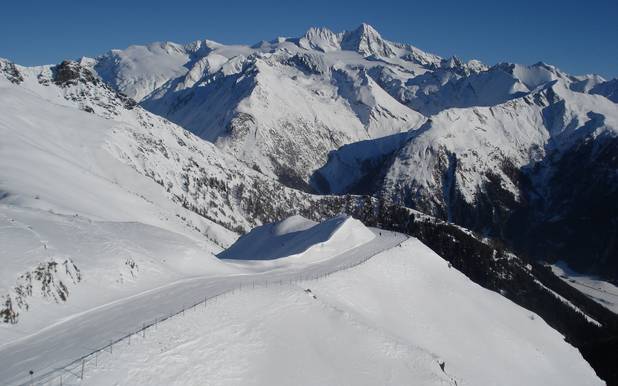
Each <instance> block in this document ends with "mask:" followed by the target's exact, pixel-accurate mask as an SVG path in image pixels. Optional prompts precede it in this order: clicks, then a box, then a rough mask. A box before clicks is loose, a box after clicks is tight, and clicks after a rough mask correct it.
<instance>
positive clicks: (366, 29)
mask: <svg viewBox="0 0 618 386" xmlns="http://www.w3.org/2000/svg"><path fill="white" fill-rule="evenodd" d="M341 48H342V49H344V50H350V51H356V52H358V53H359V54H361V55H363V56H371V55H375V56H382V57H386V58H389V57H393V56H395V51H394V49H393V47H391V45H390V44H389V43H388V42H387V41H385V40H384V39H382V36H381V35H380V33H379V32H378V31H376V30H375V28H373V27H372V26H370V25H369V24H366V23H363V24H361V25H360V26H359V27H358V28H357V29H355V30H353V31H350V32H345V33H344V34H343V36H342V39H341Z"/></svg>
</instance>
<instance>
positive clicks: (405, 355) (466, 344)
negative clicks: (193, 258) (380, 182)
mask: <svg viewBox="0 0 618 386" xmlns="http://www.w3.org/2000/svg"><path fill="white" fill-rule="evenodd" d="M299 246H300V248H299ZM219 257H221V258H225V260H224V263H226V264H231V265H233V266H234V267H235V268H236V269H237V270H238V271H239V272H242V273H236V274H228V275H215V276H213V275H209V276H202V277H200V276H198V277H193V278H187V279H184V280H179V281H176V282H174V283H170V284H168V285H165V286H163V287H159V288H154V289H151V290H148V291H145V292H143V293H140V294H138V295H135V296H130V297H128V298H124V299H119V300H117V301H114V302H111V303H109V304H105V305H103V306H99V307H96V308H93V309H90V310H88V311H85V312H81V313H79V314H75V315H72V316H70V317H67V318H66V319H64V320H62V321H60V322H58V323H55V324H53V325H51V326H48V327H46V328H43V329H42V330H40V331H38V332H36V333H34V334H32V335H29V336H24V337H22V338H20V339H17V340H15V341H12V342H8V343H5V344H3V345H2V346H0V363H1V364H2V366H1V367H0V379H2V380H3V384H7V385H20V384H23V385H25V384H31V383H34V384H50V385H56V384H57V385H59V384H63V385H71V384H92V385H109V384H119V385H121V384H122V385H124V384H134V385H136V384H149V385H185V384H213V385H221V384H243V385H245V384H255V385H262V384H269V385H278V384H280V385H283V384H306V385H314V384H332V385H334V384H367V385H371V384H393V385H395V384H405V383H409V382H410V381H411V380H413V381H414V382H415V383H418V384H423V385H424V384H445V385H454V384H458V385H465V384H469V385H480V384H484V385H489V384H502V385H508V384H513V385H520V384H544V385H548V384H556V385H564V384H573V385H575V384H577V385H584V384H601V382H600V380H598V378H596V376H595V374H594V371H593V370H592V369H591V368H590V367H589V365H588V364H587V363H586V362H585V361H583V360H582V359H581V356H580V354H579V352H578V351H577V350H576V349H575V348H573V347H571V346H569V345H568V344H566V343H565V342H564V340H563V337H562V336H561V335H560V334H559V333H557V332H556V331H554V330H552V329H551V328H550V327H549V326H548V325H547V324H545V322H543V321H542V320H541V319H540V318H538V317H536V316H535V315H534V314H532V313H531V312H530V311H527V310H525V309H523V308H520V307H518V306H516V305H514V304H513V303H511V302H510V301H508V300H506V299H505V298H503V297H501V296H500V295H498V294H496V293H493V292H490V291H487V290H484V289H482V288H481V287H479V286H478V285H476V284H474V283H473V282H471V281H470V280H469V279H467V278H466V277H465V276H464V275H462V274H461V273H459V272H458V271H456V270H455V269H453V268H450V267H449V265H448V264H447V262H445V261H444V260H442V259H441V258H440V257H439V256H437V255H436V254H435V253H433V252H432V251H431V250H430V249H428V248H427V247H426V246H424V245H423V244H422V243H420V242H419V241H418V240H416V239H414V238H408V237H407V236H404V235H402V234H398V233H392V232H387V231H383V230H379V229H368V228H366V227H365V226H364V225H362V223H360V222H359V221H358V220H354V219H352V218H351V217H347V216H343V215H342V216H338V217H335V218H333V219H330V220H327V221H325V222H323V223H319V224H316V223H313V222H311V221H309V220H306V219H303V218H302V217H300V216H294V217H291V218H289V219H287V220H284V221H282V222H280V223H277V224H267V225H264V226H262V227H258V228H256V229H254V230H253V231H252V232H250V233H249V234H247V235H245V236H244V237H241V238H240V239H239V240H238V241H237V242H236V243H235V244H234V245H232V246H231V247H230V248H229V249H228V250H226V251H225V252H223V253H221V254H220V255H219ZM247 257H255V258H254V259H251V260H248V259H247ZM172 315H173V316H172ZM144 326H148V328H146V329H144V328H143V327H144ZM119 338H122V339H121V340H119ZM110 343H111V344H110ZM99 349H101V350H99ZM67 365H68V366H67ZM30 370H32V371H33V374H32V375H30V374H29V371H30Z"/></svg>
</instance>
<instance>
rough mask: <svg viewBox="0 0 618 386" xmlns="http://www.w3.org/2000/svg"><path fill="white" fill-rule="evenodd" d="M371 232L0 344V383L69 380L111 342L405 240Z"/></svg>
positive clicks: (154, 292) (165, 289)
mask: <svg viewBox="0 0 618 386" xmlns="http://www.w3.org/2000/svg"><path fill="white" fill-rule="evenodd" d="M373 232H374V233H375V234H376V237H375V238H374V239H372V240H371V241H369V242H367V243H365V244H363V245H360V246H358V247H356V248H353V249H350V250H348V251H346V252H344V253H341V254H339V255H337V256H334V257H332V258H330V259H327V260H322V261H319V262H316V263H313V264H310V265H306V266H300V267H299V266H298V265H292V266H290V267H286V268H281V267H280V268H275V269H272V270H270V271H266V272H260V273H249V274H241V275H231V276H221V277H212V276H209V277H194V278H189V279H184V280H180V281H177V282H174V283H170V284H168V285H165V286H162V287H159V288H154V289H151V290H148V291H145V292H142V293H140V294H137V295H134V296H130V297H127V298H124V299H121V300H117V301H114V302H111V303H108V304H105V305H103V306H100V307H96V308H93V309H90V310H88V311H85V312H82V313H79V314H76V315H72V316H70V317H68V318H67V319H65V320H63V321H61V322H58V323H56V324H53V325H51V326H48V327H46V328H45V329H43V330H41V331H39V332H37V333H35V334H32V335H29V336H25V337H22V338H20V339H17V340H14V341H12V342H9V343H6V344H4V345H2V346H0V363H2V364H3V366H2V368H0V379H2V383H3V384H6V385H29V384H32V383H36V384H52V385H56V384H58V385H60V384H62V379H63V378H64V379H65V380H70V379H73V380H75V379H76V378H80V377H81V376H82V375H83V371H87V370H88V367H89V366H93V365H95V362H96V361H97V360H98V355H99V353H101V352H103V351H106V352H108V353H109V352H112V353H113V345H114V344H115V343H117V342H119V341H124V340H129V341H130V339H131V335H134V334H136V333H139V334H143V335H146V334H147V329H148V328H153V327H154V328H156V327H157V325H158V323H160V322H161V321H163V320H166V319H168V318H170V317H173V316H177V315H182V314H183V313H184V312H185V311H186V310H188V309H191V308H193V307H197V306H201V307H206V308H207V307H208V303H209V302H211V301H216V299H217V297H219V296H222V295H225V294H229V293H233V292H234V291H238V290H251V289H252V288H255V287H264V286H273V285H293V284H295V283H297V282H299V281H306V280H316V279H320V278H322V277H325V276H328V275H330V274H333V273H335V272H338V271H341V270H345V269H349V268H351V267H354V266H356V265H359V264H361V263H363V262H365V261H367V260H369V259H370V258H371V257H373V256H375V255H376V254H378V253H380V252H383V251H385V250H388V249H390V248H393V247H396V246H397V245H399V244H401V243H402V242H403V241H405V240H406V239H407V236H405V235H402V234H399V233H394V232H387V231H384V230H380V231H378V230H373ZM30 371H32V374H31V373H30Z"/></svg>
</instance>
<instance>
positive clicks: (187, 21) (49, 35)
mask: <svg viewBox="0 0 618 386" xmlns="http://www.w3.org/2000/svg"><path fill="white" fill-rule="evenodd" d="M0 15H1V18H0V57H5V58H8V59H11V60H13V61H15V62H17V63H19V64H23V65H35V64H48V63H57V62H59V61H61V60H62V59H65V58H78V57H80V56H95V55H97V54H100V53H103V52H105V51H107V50H109V49H112V48H125V47H127V46H128V45H131V44H143V43H148V42H152V41H165V40H169V41H174V42H177V43H187V42H190V41H193V40H198V39H205V38H208V39H211V40H215V41H219V42H221V43H243V44H253V43H256V42H258V41H260V40H271V39H274V38H275V37H277V36H300V35H302V34H303V33H304V31H305V30H306V29H307V28H308V27H310V26H324V27H329V28H330V29H332V30H334V31H342V30H346V29H347V30H349V29H353V28H355V27H356V26H358V25H359V24H360V23H361V22H367V23H369V24H371V25H373V26H374V27H375V28H376V29H377V30H378V31H380V33H381V34H382V36H383V37H384V38H386V39H388V40H393V41H398V42H403V43H410V44H413V45H415V46H417V47H419V48H421V49H423V50H425V51H428V52H432V53H435V54H438V55H441V56H451V55H457V56H459V57H461V58H463V59H466V60H468V59H472V58H477V59H480V60H481V61H483V62H485V63H487V64H495V63H497V62H501V61H509V62H517V63H524V64H531V63H535V62H538V61H541V60H542V61H544V62H547V63H551V64H554V65H556V66H558V67H560V68H562V69H563V70H565V71H567V72H570V73H574V74H584V73H598V74H601V75H603V76H605V77H607V78H610V77H618V0H577V1H576V0H564V1H560V0H536V1H532V0H510V1H504V0H493V1H488V0H487V1H486V0H478V1H474V0H468V1H466V0H460V1H451V0H425V1H416V0H373V1H365V0H357V1H337V0H326V1H324V0H296V1H295V0H288V1H272V0H267V1H259V0H253V1H243V0H232V1H230V0H227V1H226V0H218V1H216V2H211V1H187V0H168V1H159V0H148V1H145V0H124V1H117V0H107V1H100V0H73V1H69V0H54V1H49V0H46V1H33V0H16V1H6V2H3V4H2V5H1V6H0Z"/></svg>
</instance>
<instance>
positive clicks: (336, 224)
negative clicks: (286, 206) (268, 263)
mask: <svg viewBox="0 0 618 386" xmlns="http://www.w3.org/2000/svg"><path fill="white" fill-rule="evenodd" d="M374 237H375V235H374V234H373V232H372V231H371V230H369V229H368V228H367V227H365V226H364V225H363V223H362V222H360V221H358V220H356V219H354V218H352V217H350V216H347V215H339V216H336V217H333V218H331V219H328V220H326V221H324V222H321V223H316V222H314V221H311V220H308V219H306V218H304V217H302V216H298V215H296V216H292V217H289V218H287V219H285V220H283V221H280V222H276V223H272V224H266V225H262V226H259V227H257V228H255V229H253V230H252V231H251V232H249V233H247V234H246V235H244V236H242V237H241V238H239V239H238V241H236V243H234V244H233V245H232V246H231V247H229V248H228V249H226V250H225V251H223V252H221V253H220V254H219V255H218V257H219V258H221V259H235V260H274V259H280V258H283V257H295V258H302V259H303V260H305V261H313V260H322V259H324V258H327V257H332V256H336V255H339V254H340V253H343V252H345V251H347V250H350V249H352V248H355V247H357V246H359V245H362V244H364V243H366V242H368V241H370V240H372V239H373V238H374Z"/></svg>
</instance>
